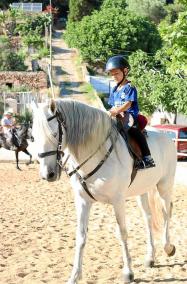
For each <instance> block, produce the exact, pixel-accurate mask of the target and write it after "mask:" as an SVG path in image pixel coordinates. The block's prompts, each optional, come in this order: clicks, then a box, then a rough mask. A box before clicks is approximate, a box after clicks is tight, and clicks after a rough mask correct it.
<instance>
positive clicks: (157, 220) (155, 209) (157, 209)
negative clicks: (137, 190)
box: [148, 188, 163, 235]
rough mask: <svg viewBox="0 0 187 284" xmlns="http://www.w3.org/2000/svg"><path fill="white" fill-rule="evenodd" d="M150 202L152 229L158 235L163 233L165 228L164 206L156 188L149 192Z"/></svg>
mask: <svg viewBox="0 0 187 284" xmlns="http://www.w3.org/2000/svg"><path fill="white" fill-rule="evenodd" d="M148 202H149V207H150V210H151V215H152V229H153V232H154V233H155V234H156V235H158V234H160V233H161V228H162V226H163V214H162V208H163V206H162V203H161V199H160V196H159V193H158V191H157V189H156V188H154V189H151V190H150V191H149V192H148Z"/></svg>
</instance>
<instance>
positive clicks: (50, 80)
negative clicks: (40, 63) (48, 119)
mask: <svg viewBox="0 0 187 284" xmlns="http://www.w3.org/2000/svg"><path fill="white" fill-rule="evenodd" d="M47 67H48V75H49V82H50V86H51V92H52V97H53V99H54V98H55V94H54V89H53V82H52V78H51V72H50V66H49V65H48V66H47Z"/></svg>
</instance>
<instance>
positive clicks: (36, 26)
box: [16, 13, 51, 36]
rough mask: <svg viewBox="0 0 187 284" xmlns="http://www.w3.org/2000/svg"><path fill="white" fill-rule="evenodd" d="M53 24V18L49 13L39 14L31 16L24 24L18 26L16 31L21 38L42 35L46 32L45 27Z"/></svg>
mask: <svg viewBox="0 0 187 284" xmlns="http://www.w3.org/2000/svg"><path fill="white" fill-rule="evenodd" d="M50 23H51V16H50V14H47V13H42V14H37V15H35V16H32V17H31V16H30V17H28V18H27V19H26V21H24V22H23V23H19V24H18V25H17V28H16V31H17V32H18V33H19V34H20V35H21V36H26V35H27V34H28V33H37V34H38V35H42V34H43V32H44V28H45V25H49V24H50Z"/></svg>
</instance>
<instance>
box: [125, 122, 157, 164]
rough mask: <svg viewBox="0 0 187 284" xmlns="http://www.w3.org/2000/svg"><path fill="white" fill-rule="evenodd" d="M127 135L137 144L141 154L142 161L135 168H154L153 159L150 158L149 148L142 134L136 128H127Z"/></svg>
mask: <svg viewBox="0 0 187 284" xmlns="http://www.w3.org/2000/svg"><path fill="white" fill-rule="evenodd" d="M128 133H129V135H130V136H132V137H133V138H134V139H135V141H136V142H137V143H138V145H139V146H140V149H141V152H142V156H143V159H142V161H140V163H138V164H137V168H138V169H144V168H152V167H155V163H154V160H153V158H152V157H151V153H150V150H149V146H148V144H147V140H146V138H145V136H144V134H143V133H142V132H141V131H140V130H139V129H138V128H136V127H131V128H129V130H128Z"/></svg>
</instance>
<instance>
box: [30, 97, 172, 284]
mask: <svg viewBox="0 0 187 284" xmlns="http://www.w3.org/2000/svg"><path fill="white" fill-rule="evenodd" d="M33 136H34V139H35V143H36V144H37V149H38V153H39V157H40V175H41V177H42V178H43V179H45V180H48V181H55V180H56V179H57V177H58V176H59V173H60V170H59V168H60V167H59V164H58V163H59V162H60V155H61V153H62V152H61V151H64V150H65V149H67V151H68V152H69V155H70V157H71V158H70V159H69V162H70V165H71V170H72V171H71V173H70V176H71V178H70V180H71V184H72V187H73V189H74V193H75V203H76V210H77V234H76V251H75V257H74V265H73V270H72V273H71V277H70V279H69V281H68V284H75V283H78V280H79V279H80V278H81V272H82V259H83V249H84V246H85V242H86V234H87V226H88V217H89V211H90V208H91V206H92V204H93V203H94V202H96V201H100V202H106V203H109V204H112V205H113V208H114V212H115V216H116V220H117V224H118V227H119V233H120V240H121V244H122V253H123V262H124V266H123V275H124V281H125V283H129V282H131V281H133V279H134V274H133V271H132V268H131V257H130V254H129V251H128V245H127V229H126V225H125V200H126V198H127V197H130V196H139V201H140V205H141V208H142V211H143V213H144V217H145V222H146V229H147V255H146V264H147V265H148V266H149V267H152V266H153V265H154V261H155V255H154V243H153V234H152V226H151V221H152V220H153V219H154V218H155V217H156V215H157V214H158V212H157V211H155V210H152V209H153V208H156V207H154V206H153V205H156V204H155V202H157V199H156V198H154V197H155V195H156V194H157V195H158V193H159V196H160V199H161V201H162V212H163V219H164V232H163V246H164V250H165V252H166V253H167V255H168V256H172V255H174V253H175V246H174V245H172V244H171V242H170V235H169V221H170V217H171V209H172V202H171V195H172V187H173V182H174V176H175V170H176V149H175V145H174V143H173V142H172V141H171V140H169V139H168V138H167V137H166V136H164V135H162V134H160V133H156V132H151V133H149V134H148V138H147V139H148V143H149V146H150V149H151V154H152V156H153V158H154V160H155V163H156V167H155V168H150V169H145V170H141V171H138V173H137V175H136V177H135V179H134V180H133V181H132V182H131V173H132V169H133V159H132V157H131V155H130V154H129V151H128V147H127V145H126V142H125V141H124V139H123V138H122V136H121V135H120V134H118V131H117V129H116V126H115V123H114V120H113V119H111V118H110V117H109V115H108V114H107V112H105V111H102V110H99V109H96V108H93V107H90V106H88V105H85V104H82V103H80V102H77V101H73V100H56V101H51V103H50V104H49V105H45V106H42V107H40V108H38V107H36V108H35V111H34V123H33ZM149 197H151V201H152V202H151V203H150V202H149ZM153 203H154V204H153Z"/></svg>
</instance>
